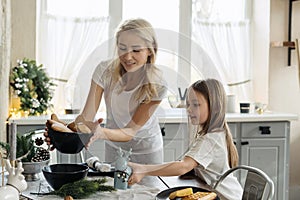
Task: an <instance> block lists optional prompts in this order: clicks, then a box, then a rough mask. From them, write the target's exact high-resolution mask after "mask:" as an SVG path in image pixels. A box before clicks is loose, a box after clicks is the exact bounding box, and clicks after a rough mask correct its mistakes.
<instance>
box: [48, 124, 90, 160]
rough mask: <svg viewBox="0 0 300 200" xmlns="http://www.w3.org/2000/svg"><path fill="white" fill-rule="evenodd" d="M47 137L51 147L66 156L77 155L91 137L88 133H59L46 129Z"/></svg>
mask: <svg viewBox="0 0 300 200" xmlns="http://www.w3.org/2000/svg"><path fill="white" fill-rule="evenodd" d="M48 135H49V137H50V140H51V142H52V144H53V146H54V147H55V148H56V149H57V150H58V151H59V152H61V153H67V154H75V153H79V152H80V151H81V150H82V149H83V147H84V146H85V144H86V143H87V142H88V141H89V139H90V138H91V137H92V136H93V134H90V133H79V132H70V133H68V132H60V131H55V130H53V129H51V128H49V129H48Z"/></svg>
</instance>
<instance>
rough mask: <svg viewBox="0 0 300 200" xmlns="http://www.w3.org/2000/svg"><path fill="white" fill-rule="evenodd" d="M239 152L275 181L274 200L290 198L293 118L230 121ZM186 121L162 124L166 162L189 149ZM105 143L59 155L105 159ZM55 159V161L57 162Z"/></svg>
mask: <svg viewBox="0 0 300 200" xmlns="http://www.w3.org/2000/svg"><path fill="white" fill-rule="evenodd" d="M228 125H229V128H230V130H231V132H232V135H233V140H234V142H235V144H236V147H237V149H238V153H239V157H240V160H239V163H240V164H241V165H250V166H253V167H257V168H260V169H261V170H263V171H264V172H266V173H267V174H268V175H269V176H270V177H271V179H272V180H273V182H274V186H275V196H274V198H273V199H274V200H288V198H289V197H288V196H289V194H288V192H289V191H288V190H289V141H290V140H289V135H290V121H254V122H252V121H251V122H247V121H242V122H229V123H228ZM187 126H188V125H187V124H186V123H164V124H160V128H161V132H162V135H163V141H164V161H165V162H169V161H174V160H180V159H182V157H183V156H184V154H185V153H186V151H187V150H188V146H189V145H188V144H189V138H190V136H189V134H188V128H187ZM17 129H18V132H28V131H32V130H37V129H44V124H40V125H18V127H17ZM104 154H105V152H104V142H103V141H101V140H98V141H96V142H95V143H94V144H92V145H91V147H90V149H89V151H87V150H85V149H83V151H82V152H81V153H79V154H75V155H70V154H62V153H57V154H56V161H57V162H58V163H66V162H67V163H78V162H84V158H87V157H90V156H91V155H93V156H98V157H99V158H100V160H104V157H105V156H104ZM53 162H55V161H53Z"/></svg>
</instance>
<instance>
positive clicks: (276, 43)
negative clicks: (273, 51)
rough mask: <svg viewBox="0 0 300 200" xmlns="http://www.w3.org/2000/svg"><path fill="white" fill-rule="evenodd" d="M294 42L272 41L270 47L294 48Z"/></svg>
mask: <svg viewBox="0 0 300 200" xmlns="http://www.w3.org/2000/svg"><path fill="white" fill-rule="evenodd" d="M295 46H296V45H295V42H293V41H283V42H280V41H274V42H271V43H270V47H289V48H293V49H294V48H295Z"/></svg>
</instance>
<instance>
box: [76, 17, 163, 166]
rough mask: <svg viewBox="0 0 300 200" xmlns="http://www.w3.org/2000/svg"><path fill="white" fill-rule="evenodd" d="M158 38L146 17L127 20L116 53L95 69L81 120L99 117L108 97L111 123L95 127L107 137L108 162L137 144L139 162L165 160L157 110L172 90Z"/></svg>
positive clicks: (134, 150)
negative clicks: (161, 63)
mask: <svg viewBox="0 0 300 200" xmlns="http://www.w3.org/2000/svg"><path fill="white" fill-rule="evenodd" d="M156 53H157V41H156V36H155V33H154V30H153V28H152V26H151V24H150V23H149V22H147V21H146V20H144V19H130V20H127V21H124V22H123V23H122V24H121V25H120V26H119V28H118V30H117V32H116V57H115V58H114V59H112V60H108V61H103V62H101V63H100V64H99V65H98V66H97V67H96V69H95V71H94V73H93V77H92V83H91V86H90V91H89V94H88V98H87V101H86V104H85V106H84V109H83V111H82V113H81V114H80V115H79V117H77V119H76V120H75V122H76V123H78V122H80V121H82V122H83V123H85V124H87V125H88V124H89V123H86V121H93V120H94V118H95V115H96V112H97V109H98V107H99V105H100V103H101V101H102V99H104V100H105V104H106V112H107V118H106V124H105V127H104V128H102V127H100V126H99V125H98V124H97V123H94V125H95V124H96V125H97V126H89V127H90V128H91V129H93V130H92V132H93V133H94V136H93V137H92V138H91V139H90V142H89V143H88V145H87V147H89V146H90V145H91V144H92V143H93V142H94V141H95V140H97V139H103V140H106V142H105V161H107V162H112V161H114V160H115V158H116V156H117V150H118V149H119V147H121V148H122V149H123V150H125V151H129V150H130V149H132V155H131V156H130V159H131V160H132V161H133V162H137V163H144V164H146V163H151V164H155V163H162V162H163V140H162V135H161V132H160V127H159V123H158V119H157V118H156V117H155V116H154V115H153V113H154V111H155V109H156V108H157V106H158V105H159V104H160V102H161V101H162V99H163V98H164V95H165V93H166V90H167V87H166V84H165V81H164V79H163V77H162V73H161V71H160V70H159V69H158V68H157V67H156V66H155V64H154V63H155V59H156Z"/></svg>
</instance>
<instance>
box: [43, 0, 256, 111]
mask: <svg viewBox="0 0 300 200" xmlns="http://www.w3.org/2000/svg"><path fill="white" fill-rule="evenodd" d="M230 1H231V2H230V3H228V2H226V4H225V2H223V1H222V0H191V1H186V0H163V1H161V0H153V1H151V2H149V1H144V0H111V1H109V0H101V1H98V0H76V1H74V0H48V1H47V0H46V1H40V6H38V7H39V8H41V9H40V11H41V12H40V15H38V16H39V17H38V18H39V23H38V24H39V25H40V26H39V29H38V34H37V35H38V40H37V41H38V42H37V44H38V48H37V49H38V50H39V51H38V56H37V59H38V61H39V62H40V63H43V64H44V65H45V66H47V67H48V68H49V69H48V71H49V73H50V75H51V76H52V77H54V78H55V79H56V80H57V82H58V84H59V85H61V86H60V88H61V89H60V91H61V92H60V94H57V95H56V97H55V99H54V101H55V102H56V103H55V107H56V108H59V109H60V111H61V110H62V109H64V108H66V107H72V108H75V109H76V106H77V107H78V106H79V107H81V106H82V105H83V103H84V101H85V95H80V99H78V98H77V97H78V93H81V92H83V93H87V91H86V90H87V88H88V86H89V84H90V78H89V76H87V77H88V78H83V77H80V76H81V74H83V73H85V72H86V71H88V69H85V70H84V68H83V65H84V62H85V59H86V58H87V56H88V55H89V54H91V52H92V50H93V49H95V46H94V45H93V44H96V43H97V44H98V45H99V44H101V42H102V43H103V42H105V41H107V40H108V39H109V38H110V37H112V34H113V33H114V29H115V28H116V26H117V25H118V24H119V23H120V22H121V21H122V20H124V19H128V18H133V17H141V18H145V19H146V20H148V21H149V22H150V23H151V24H152V25H153V27H154V28H155V29H156V30H157V36H158V45H159V52H158V58H157V64H158V65H159V66H160V67H161V69H163V70H164V71H167V74H174V76H167V79H169V80H167V81H168V82H169V83H172V84H170V92H171V93H178V90H177V87H182V88H185V87H188V86H189V85H190V84H191V83H192V82H194V81H195V80H198V79H200V78H207V77H215V78H218V79H220V80H221V81H222V82H223V83H224V84H225V86H226V89H227V92H228V93H231V92H233V93H238V94H240V98H244V99H249V98H251V96H252V95H251V81H250V80H251V75H252V73H251V55H250V52H251V51H250V30H249V19H248V18H249V17H248V15H249V14H248V13H250V12H249V11H248V10H247V9H246V8H247V7H248V6H247V4H248V3H249V2H248V1H247V0H230ZM84 11H87V12H84ZM45 13H46V14H45ZM45 16H47V17H49V19H48V20H49V21H50V22H49V21H48V22H47V20H45ZM52 19H58V20H59V21H62V22H66V21H67V22H68V20H70V19H73V20H74V21H76V22H78V21H79V22H83V21H85V22H86V21H88V20H95V21H96V22H95V24H97V23H98V24H97V25H95V27H98V28H99V27H102V28H100V29H98V30H97V31H98V32H97V31H95V32H93V33H96V32H97V33H99V32H101V38H98V39H95V38H96V35H98V36H99V34H94V35H92V34H91V35H89V36H88V37H87V36H86V34H87V33H88V32H82V34H81V35H80V36H78V38H79V39H80V40H79V39H75V38H73V36H74V34H75V33H76V32H77V31H75V30H76V29H72V27H68V26H64V28H65V29H62V30H60V29H58V26H59V25H61V24H59V23H61V22H57V23H58V24H59V25H58V24H54V25H53V27H54V28H57V29H55V30H58V32H56V33H55V34H54V33H53V32H52V31H53V29H50V28H49V27H50V26H51V25H52V24H51V20H52ZM236 19H239V20H238V21H237V20H236ZM97 20H102V21H97ZM233 20H234V21H233ZM100 23H101V26H100ZM199 23H200V26H199ZM220 24H222V25H224V24H225V25H224V26H225V28H227V29H221V28H220V27H221V26H220V27H219V29H218V30H211V29H209V28H211V27H216V26H217V25H220ZM204 25H209V26H210V27H209V26H204ZM241 25H242V26H244V27H243V28H244V29H243V30H242V28H241ZM228 27H229V28H232V27H233V28H232V29H233V32H230V30H229V29H228ZM68 28H70V30H68ZM85 28H86V27H85ZM238 29H239V30H238ZM93 30H94V29H93ZM59 31H60V32H59ZM68 31H70V32H69V35H66V34H67V33H68ZM211 31H214V32H211ZM216 31H219V32H216ZM222 31H227V33H228V35H229V36H230V34H232V35H233V36H234V37H236V36H237V35H236V34H240V36H239V39H238V40H235V39H234V40H233V39H232V38H229V36H228V38H227V39H225V38H223V39H224V41H222V40H220V36H218V34H221V35H222ZM231 31H232V30H231ZM204 32H206V35H205V34H203V33H204ZM201 34H202V35H201ZM212 34H214V35H212ZM234 34H235V35H234ZM207 35H208V36H207ZM66 36H68V37H66ZM211 36H213V37H211ZM243 36H244V37H243ZM71 38H73V40H72V39H71ZM66 39H67V40H68V41H65V40H66ZM221 39H222V38H221ZM168 40H169V41H168ZM230 40H232V41H230ZM47 41H48V42H47ZM78 41H82V42H83V43H82V45H84V44H88V43H91V44H90V46H88V47H86V48H81V46H79V45H77V48H78V49H80V52H81V53H82V55H80V57H77V56H75V55H76V54H72V53H73V52H72V51H71V49H72V48H71V46H73V45H74V46H76V45H75V44H78ZM94 41H97V42H96V43H95V42H94ZM67 42H69V43H68V44H66V43H67ZM204 42H206V43H204ZM229 42H232V44H233V43H234V44H236V46H234V47H235V48H234V50H235V51H234V52H228V50H231V49H232V48H229V47H230V45H229V44H230V43H229ZM51 43H54V44H53V45H51ZM214 43H217V45H216V44H215V45H214ZM245 45H246V46H245ZM243 47H247V48H243ZM108 48H109V47H108ZM228 48H229V49H228ZM239 50H241V52H242V53H240V52H239ZM222 51H223V52H227V54H226V56H225V57H224V59H223V55H224V53H223V52H222ZM63 52H64V53H63ZM220 52H222V53H221V54H220ZM241 55H243V56H241ZM101 56H102V57H103V59H105V56H108V54H107V55H101ZM234 56H235V57H237V58H238V59H237V60H234V59H232V57H234ZM68 66H69V67H68ZM74 66H75V67H74ZM217 66H219V67H217ZM245 66H246V67H245ZM84 67H86V66H84ZM89 73H91V72H89ZM232 75H235V76H234V77H233V76H232ZM78 78H79V79H78ZM88 79H89V80H88ZM78 80H80V81H79V82H86V85H85V86H81V87H83V89H79V91H78V90H77V91H76V93H77V97H75V96H74V95H75V94H74V91H75V90H74V89H75V86H76V87H77V86H78V85H77V84H78ZM173 83H175V84H173ZM245 85H246V86H245ZM227 86H228V87H227ZM81 87H79V88H81ZM172 87H173V88H172ZM80 90H83V91H80ZM63 91H69V93H70V94H66V93H63ZM245 91H247V94H246V93H245ZM249 91H250V93H249ZM57 93H59V91H58V90H57ZM86 95H87V94H86ZM62 102H64V103H62Z"/></svg>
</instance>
